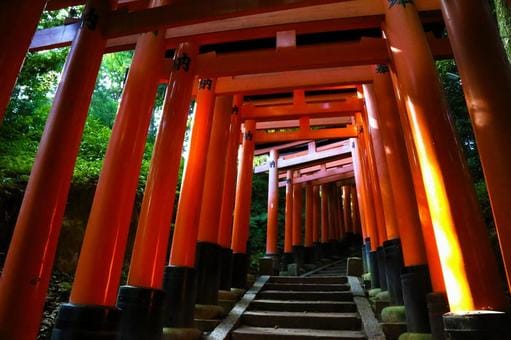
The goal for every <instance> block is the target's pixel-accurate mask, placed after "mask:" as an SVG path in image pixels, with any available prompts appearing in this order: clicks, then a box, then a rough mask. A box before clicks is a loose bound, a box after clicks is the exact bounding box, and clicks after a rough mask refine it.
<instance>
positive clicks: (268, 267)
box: [259, 254, 280, 275]
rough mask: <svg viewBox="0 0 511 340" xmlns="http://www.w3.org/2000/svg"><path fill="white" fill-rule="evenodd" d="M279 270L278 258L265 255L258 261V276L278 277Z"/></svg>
mask: <svg viewBox="0 0 511 340" xmlns="http://www.w3.org/2000/svg"><path fill="white" fill-rule="evenodd" d="M279 270H280V256H279V255H278V254H266V255H265V256H264V257H262V258H260V259H259V275H278V273H279Z"/></svg>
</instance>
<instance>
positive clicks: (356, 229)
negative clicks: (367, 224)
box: [350, 185, 365, 240]
mask: <svg viewBox="0 0 511 340" xmlns="http://www.w3.org/2000/svg"><path fill="white" fill-rule="evenodd" d="M350 202H351V203H350V204H351V223H352V226H353V233H354V234H355V235H358V237H360V238H361V239H362V240H364V239H365V231H364V230H363V229H362V221H361V213H360V205H359V203H358V195H357V189H356V187H355V186H354V185H350Z"/></svg>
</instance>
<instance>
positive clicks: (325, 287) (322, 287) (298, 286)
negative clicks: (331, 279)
mask: <svg viewBox="0 0 511 340" xmlns="http://www.w3.org/2000/svg"><path fill="white" fill-rule="evenodd" d="M263 290H285V291H289V290H293V291H309V292H310V291H325V292H326V291H346V290H350V285H348V284H331V283H267V284H265V285H264V287H263Z"/></svg>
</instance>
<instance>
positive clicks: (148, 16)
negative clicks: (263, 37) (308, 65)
mask: <svg viewBox="0 0 511 340" xmlns="http://www.w3.org/2000/svg"><path fill="white" fill-rule="evenodd" d="M343 1H346V0H343ZM332 2H336V1H335V0H249V1H239V0H216V1H203V0H195V1H193V0H192V1H178V2H174V3H172V4H169V5H164V6H158V7H153V8H147V9H144V10H140V11H136V12H132V13H130V12H125V11H116V12H114V13H112V14H111V15H110V17H109V19H108V25H107V26H106V27H105V28H104V33H105V35H106V36H107V37H110V38H111V37H120V36H124V35H129V34H135V33H144V32H150V31H154V30H158V29H162V28H169V27H177V26H182V25H187V24H188V25H190V24H194V23H199V22H204V21H210V20H220V19H224V20H225V19H228V18H233V17H238V16H244V15H252V14H258V13H264V14H265V15H270V14H271V13H272V12H277V11H282V10H286V9H291V8H297V7H306V6H312V5H317V4H325V3H332Z"/></svg>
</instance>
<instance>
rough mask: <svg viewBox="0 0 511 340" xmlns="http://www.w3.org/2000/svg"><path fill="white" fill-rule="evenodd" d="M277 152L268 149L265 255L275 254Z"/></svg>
mask: <svg viewBox="0 0 511 340" xmlns="http://www.w3.org/2000/svg"><path fill="white" fill-rule="evenodd" d="M278 158H279V152H278V150H276V149H272V150H270V159H269V164H270V168H269V175H268V224H267V227H266V255H277V254H278V249H277V239H278V224H277V218H278V208H279V170H278Z"/></svg>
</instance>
